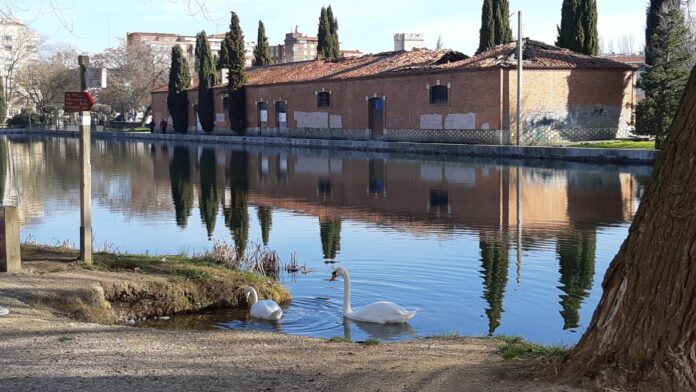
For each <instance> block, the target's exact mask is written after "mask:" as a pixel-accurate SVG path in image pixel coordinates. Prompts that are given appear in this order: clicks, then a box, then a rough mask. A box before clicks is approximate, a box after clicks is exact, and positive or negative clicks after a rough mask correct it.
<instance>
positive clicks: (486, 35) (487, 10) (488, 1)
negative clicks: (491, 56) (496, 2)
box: [476, 0, 495, 54]
mask: <svg viewBox="0 0 696 392" xmlns="http://www.w3.org/2000/svg"><path fill="white" fill-rule="evenodd" d="M494 46H495V19H494V17H493V0H483V9H482V10H481V33H480V36H479V48H478V51H477V52H476V54H479V53H482V52H485V51H487V50H488V49H490V48H492V47H494Z"/></svg>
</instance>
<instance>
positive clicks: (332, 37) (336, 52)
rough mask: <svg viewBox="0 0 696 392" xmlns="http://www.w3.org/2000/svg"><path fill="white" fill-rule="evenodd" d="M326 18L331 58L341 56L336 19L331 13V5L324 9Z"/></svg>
mask: <svg viewBox="0 0 696 392" xmlns="http://www.w3.org/2000/svg"><path fill="white" fill-rule="evenodd" d="M326 19H327V20H328V21H329V44H330V47H331V50H330V54H331V58H334V59H337V58H339V57H341V44H340V42H339V41H338V19H336V17H335V16H334V14H333V10H332V9H331V6H329V7H328V8H327V9H326Z"/></svg>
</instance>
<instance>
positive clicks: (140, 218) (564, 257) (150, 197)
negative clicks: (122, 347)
mask: <svg viewBox="0 0 696 392" xmlns="http://www.w3.org/2000/svg"><path fill="white" fill-rule="evenodd" d="M0 153H2V156H3V157H5V159H2V160H0V180H2V181H0V183H2V188H1V189H0V197H2V199H3V201H4V202H5V203H16V204H18V206H19V211H20V220H21V222H22V225H21V227H22V228H21V233H22V234H21V235H22V238H23V239H24V238H28V239H30V240H36V241H37V242H40V243H47V244H57V243H63V242H71V243H75V244H79V225H80V223H79V161H78V144H77V141H76V140H74V139H61V138H27V137H11V138H9V139H7V138H4V139H1V141H0ZM92 153H93V161H92V165H93V182H94V184H93V190H92V192H93V228H94V233H95V247H96V248H98V249H100V248H104V249H108V250H114V251H128V252H148V253H150V254H166V253H180V252H187V253H195V252H201V251H203V250H205V249H207V248H209V247H210V246H211V241H212V240H221V241H227V242H235V243H236V244H238V245H239V246H245V245H249V244H251V243H252V242H254V243H262V242H264V241H267V243H268V246H269V247H271V248H272V249H274V250H277V251H278V253H279V255H280V256H281V257H282V258H283V260H284V261H287V260H289V256H290V254H291V253H292V252H296V254H297V259H298V261H299V263H300V264H305V263H306V265H307V267H308V268H310V269H311V270H312V271H311V272H310V273H308V274H295V275H289V274H285V275H284V276H283V277H282V278H281V279H282V282H283V283H284V284H285V285H286V286H287V287H288V288H289V289H290V291H291V292H292V295H293V298H294V299H293V301H292V302H291V303H290V304H288V305H287V306H286V307H285V316H284V318H283V319H282V320H281V321H280V322H278V323H265V322H259V321H256V320H249V319H248V317H247V313H246V312H240V311H232V312H217V313H214V314H207V315H196V316H175V317H173V318H172V320H170V321H157V322H150V325H151V324H153V323H154V324H155V325H157V326H160V327H167V328H203V329H205V328H231V329H256V330H269V331H270V330H275V331H280V332H285V333H290V334H296V335H306V336H316V337H326V338H328V337H333V336H346V337H349V338H351V339H352V340H364V339H367V338H369V337H375V338H378V339H380V340H390V341H393V340H402V339H409V338H413V337H421V336H430V335H438V334H448V333H460V334H464V335H489V334H495V335H499V334H504V335H521V336H524V337H526V338H528V339H531V340H533V341H536V342H541V343H563V344H572V343H575V342H576V341H577V340H578V339H579V337H580V336H581V334H582V332H583V331H584V329H585V328H586V326H587V324H588V322H589V321H590V318H591V315H592V312H593V310H594V308H595V307H596V305H597V303H598V301H599V298H600V296H601V287H600V284H601V280H602V277H603V275H604V273H605V271H606V269H607V267H608V265H609V263H610V261H611V259H612V258H613V256H614V255H615V253H616V252H617V250H618V249H619V247H620V245H621V243H622V241H623V239H624V238H625V237H626V234H627V230H628V226H629V224H630V222H631V219H632V218H633V215H634V214H635V211H636V209H637V207H638V203H639V197H640V195H641V193H642V191H643V189H644V186H645V185H644V184H645V182H646V178H648V176H649V175H650V168H647V167H636V166H612V165H589V164H574V163H562V162H540V161H534V162H528V163H525V162H520V161H507V160H495V159H466V158H461V159H450V160H445V159H444V158H434V157H431V158H423V157H421V158H418V157H409V156H404V155H390V154H370V153H356V152H338V151H317V150H313V151H304V150H296V149H272V148H260V147H250V148H246V149H244V148H243V147H240V146H211V145H192V144H191V145H189V144H160V143H157V144H150V143H133V142H116V141H101V140H97V141H94V143H93V152H92ZM8 156H9V159H7V157H8ZM337 265H340V266H342V267H344V268H347V269H348V270H349V271H350V273H351V278H352V286H353V291H352V302H353V306H354V307H359V306H361V305H364V304H367V303H370V302H372V301H377V300H390V301H394V302H397V303H399V304H400V305H402V306H404V307H406V308H416V309H419V312H418V315H417V316H416V317H415V318H413V319H412V320H411V322H410V323H409V324H406V325H400V326H379V325H374V324H365V323H356V322H351V321H344V320H343V318H342V316H341V304H342V298H343V297H342V295H343V284H342V282H329V281H328V278H329V277H330V274H331V271H332V270H333V268H335V266H337Z"/></svg>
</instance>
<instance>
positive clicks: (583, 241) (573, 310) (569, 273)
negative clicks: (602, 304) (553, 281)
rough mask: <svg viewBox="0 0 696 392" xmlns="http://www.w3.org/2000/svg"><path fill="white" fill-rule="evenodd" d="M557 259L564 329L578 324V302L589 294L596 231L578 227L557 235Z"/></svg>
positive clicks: (595, 248) (593, 268) (593, 270)
mask: <svg viewBox="0 0 696 392" xmlns="http://www.w3.org/2000/svg"><path fill="white" fill-rule="evenodd" d="M557 246H558V262H559V267H560V268H559V272H560V274H561V279H560V281H561V284H562V286H561V287H559V288H560V289H561V290H562V291H563V294H561V296H560V297H561V301H560V304H561V308H562V309H561V312H560V313H561V316H563V323H564V324H563V329H574V328H578V327H579V326H580V306H581V304H582V303H583V302H584V301H585V299H586V298H587V296H588V295H589V294H590V290H591V289H592V279H593V278H594V273H595V254H596V251H597V232H596V230H595V229H586V230H581V229H578V230H576V231H575V232H574V233H572V234H566V235H562V236H560V237H559V238H558V245H557Z"/></svg>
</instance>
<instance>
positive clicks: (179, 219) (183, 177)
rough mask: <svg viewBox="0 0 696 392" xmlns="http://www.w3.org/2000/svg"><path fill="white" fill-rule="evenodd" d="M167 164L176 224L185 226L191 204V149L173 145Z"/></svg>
mask: <svg viewBox="0 0 696 392" xmlns="http://www.w3.org/2000/svg"><path fill="white" fill-rule="evenodd" d="M173 155H174V156H173V158H172V161H171V163H170V164H169V177H170V180H171V185H172V199H173V201H174V211H175V214H176V224H177V226H179V227H182V228H185V227H186V225H187V224H188V217H189V216H191V208H192V205H193V184H192V183H191V151H190V148H189V147H188V146H174V153H173Z"/></svg>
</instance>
